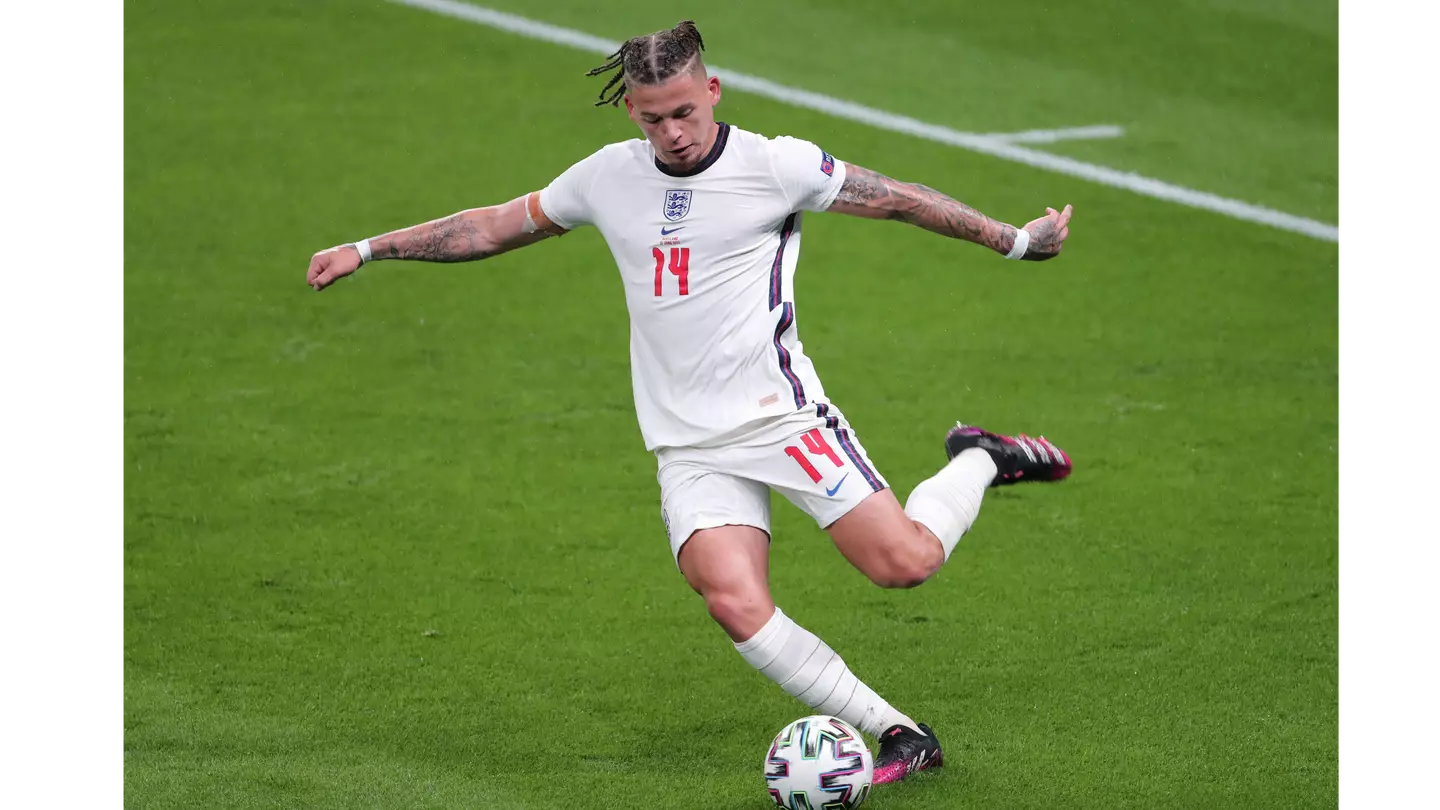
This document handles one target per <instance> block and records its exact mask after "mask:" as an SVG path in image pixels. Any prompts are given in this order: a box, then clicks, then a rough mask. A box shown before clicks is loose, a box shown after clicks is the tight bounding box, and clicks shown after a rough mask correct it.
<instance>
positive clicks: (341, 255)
mask: <svg viewBox="0 0 1440 810" xmlns="http://www.w3.org/2000/svg"><path fill="white" fill-rule="evenodd" d="M358 269H360V251H358V250H356V249H355V246H354V245H338V246H336V247H332V248H330V249H328V250H322V251H320V252H319V253H316V254H315V255H314V256H311V257H310V269H308V270H306V271H305V283H306V284H309V285H310V286H311V287H313V288H314V289H315V290H317V291H318V290H323V289H325V288H326V287H329V286H330V285H331V284H334V283H335V282H336V281H338V280H340V279H342V278H344V277H346V276H348V275H350V274H351V273H353V272H355V271H356V270H358Z"/></svg>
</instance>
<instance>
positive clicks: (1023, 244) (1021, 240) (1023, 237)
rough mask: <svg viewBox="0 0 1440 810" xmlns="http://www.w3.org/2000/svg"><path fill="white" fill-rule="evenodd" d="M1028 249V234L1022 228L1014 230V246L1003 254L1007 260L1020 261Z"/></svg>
mask: <svg viewBox="0 0 1440 810" xmlns="http://www.w3.org/2000/svg"><path fill="white" fill-rule="evenodd" d="M1029 247H1030V232H1029V231H1027V230H1025V229H1024V228H1016V229H1015V246H1014V247H1012V248H1010V252H1009V253H1006V254H1005V258H1007V259H1021V258H1024V257H1025V251H1026V249H1028V248H1029Z"/></svg>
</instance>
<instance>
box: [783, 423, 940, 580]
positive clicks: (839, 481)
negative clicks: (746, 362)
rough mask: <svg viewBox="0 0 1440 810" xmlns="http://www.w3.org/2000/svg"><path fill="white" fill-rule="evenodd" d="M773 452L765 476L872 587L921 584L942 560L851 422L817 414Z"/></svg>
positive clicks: (936, 546) (936, 543)
mask: <svg viewBox="0 0 1440 810" xmlns="http://www.w3.org/2000/svg"><path fill="white" fill-rule="evenodd" d="M820 421H821V426H820V427H816V428H811V429H810V430H808V431H804V432H802V433H799V434H796V435H795V436H794V437H793V438H792V439H790V440H789V441H787V442H782V443H780V444H779V445H778V446H777V447H776V448H774V449H772V450H771V451H770V452H769V454H768V457H767V461H766V463H765V464H764V465H758V464H757V466H760V467H762V468H763V469H764V470H765V473H766V474H767V475H768V476H769V477H768V478H766V479H764V480H766V481H767V482H768V483H770V484H771V485H772V486H774V487H775V489H776V490H777V491H778V492H780V493H781V494H783V495H784V496H785V497H786V498H787V499H789V501H790V502H791V503H793V504H795V505H796V506H797V507H799V508H800V509H801V510H803V511H804V512H805V513H807V514H809V515H810V516H811V517H813V518H814V519H815V522H816V523H817V524H818V525H819V526H820V527H821V528H823V529H825V530H826V531H827V532H829V534H830V536H831V538H832V539H833V540H834V541H835V545H836V547H837V548H839V549H840V553H841V554H843V555H844V556H845V558H846V559H847V560H849V561H850V563H851V564H852V565H854V566H855V567H856V568H858V569H860V571H861V573H863V574H865V575H866V576H867V577H869V578H870V579H871V580H873V581H874V582H876V583H877V584H880V585H883V586H885V587H904V586H910V585H917V584H919V583H920V582H923V581H924V580H925V579H926V578H927V577H929V575H930V574H931V573H933V572H934V570H935V568H936V567H938V566H939V564H940V562H942V561H943V557H944V552H943V549H942V547H941V546H940V541H938V540H936V539H934V536H933V535H931V534H930V532H929V530H928V529H924V528H923V527H920V526H918V525H917V524H916V523H915V522H914V521H912V520H910V518H909V517H908V516H907V515H906V514H905V510H904V509H903V508H901V506H900V503H899V502H898V501H897V500H896V499H895V494H894V493H893V492H891V490H890V487H889V484H887V483H886V481H885V479H884V477H883V476H881V475H880V473H879V472H878V471H877V470H876V468H875V465H874V464H873V463H872V462H871V461H870V456H869V454H868V453H867V452H866V451H865V447H864V446H863V445H862V444H861V443H860V439H859V437H857V436H856V435H855V433H854V431H853V430H851V429H850V427H849V425H848V424H846V423H844V422H843V421H842V422H839V423H838V424H837V423H836V422H835V421H834V420H825V419H823V417H822V419H821V420H820Z"/></svg>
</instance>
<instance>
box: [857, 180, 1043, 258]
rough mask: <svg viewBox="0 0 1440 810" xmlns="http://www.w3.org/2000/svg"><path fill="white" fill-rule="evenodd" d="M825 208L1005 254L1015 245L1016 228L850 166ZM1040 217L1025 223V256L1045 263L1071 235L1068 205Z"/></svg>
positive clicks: (930, 190)
mask: <svg viewBox="0 0 1440 810" xmlns="http://www.w3.org/2000/svg"><path fill="white" fill-rule="evenodd" d="M829 210H831V211H838V212H840V213H842V214H850V215H851V216H857V217H865V218H867V219H898V220H901V221H903V222H908V223H910V224H912V225H918V226H920V227H921V228H924V229H925V230H927V231H933V232H935V233H938V234H940V235H941V236H949V237H952V238H955V239H964V240H965V241H967V242H974V243H976V244H978V245H984V246H985V247H988V248H990V249H991V250H993V251H995V252H996V253H1000V254H1002V255H1003V254H1006V253H1009V252H1010V249H1011V248H1012V247H1014V246H1015V226H1013V225H1007V224H1005V223H1003V222H999V221H997V220H994V219H991V218H990V217H987V216H985V215H984V214H982V213H980V212H979V211H976V210H975V209H974V208H971V207H970V206H968V205H966V204H965V203H962V202H960V201H958V200H954V199H951V198H950V197H947V196H946V195H944V194H942V193H940V192H938V191H936V190H935V189H933V188H930V187H929V186H922V185H920V184H919V183H903V182H901V181H899V180H893V179H891V178H889V177H886V176H885V175H883V174H879V173H878V172H872V171H870V170H869V169H866V168H863V167H861V166H856V165H855V164H853V163H846V164H845V183H844V184H843V185H842V186H841V187H840V193H839V194H838V195H837V196H836V197H835V202H834V203H832V204H831V205H830V208H829ZM1046 211H1048V212H1049V213H1047V214H1046V215H1045V216H1043V217H1041V218H1039V219H1036V220H1034V221H1033V222H1030V223H1028V224H1026V225H1025V230H1026V231H1028V232H1029V233H1030V246H1029V247H1028V248H1027V249H1026V251H1025V256H1024V258H1026V259H1028V260H1030V261H1036V262H1038V261H1044V260H1045V259H1049V258H1053V257H1055V256H1056V255H1058V254H1059V253H1060V248H1061V247H1062V246H1063V245H1064V243H1065V238H1066V237H1067V236H1069V235H1070V229H1069V227H1068V225H1069V222H1070V206H1068V205H1067V206H1065V210H1064V211H1063V212H1061V211H1056V210H1055V209H1053V208H1047V209H1046Z"/></svg>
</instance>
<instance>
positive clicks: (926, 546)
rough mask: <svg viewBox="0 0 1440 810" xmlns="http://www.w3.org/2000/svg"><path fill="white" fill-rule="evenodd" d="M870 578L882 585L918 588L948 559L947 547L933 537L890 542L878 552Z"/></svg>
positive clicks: (919, 536)
mask: <svg viewBox="0 0 1440 810" xmlns="http://www.w3.org/2000/svg"><path fill="white" fill-rule="evenodd" d="M877 557H878V561H877V564H876V565H875V566H874V570H872V571H867V572H866V574H867V575H868V576H869V577H870V581H871V582H874V583H875V584H876V585H879V586H880V587H882V588H914V587H916V586H917V585H920V584H922V583H924V582H925V581H926V580H928V579H930V577H932V576H934V574H935V572H936V571H938V570H940V565H941V563H943V562H945V550H944V549H943V548H941V547H940V544H939V543H938V542H936V541H935V540H934V539H933V538H930V537H927V536H924V535H917V536H915V537H914V538H905V539H904V540H903V541H897V542H888V543H886V544H885V545H884V546H883V547H882V548H881V549H880V553H879V554H878V555H877Z"/></svg>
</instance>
